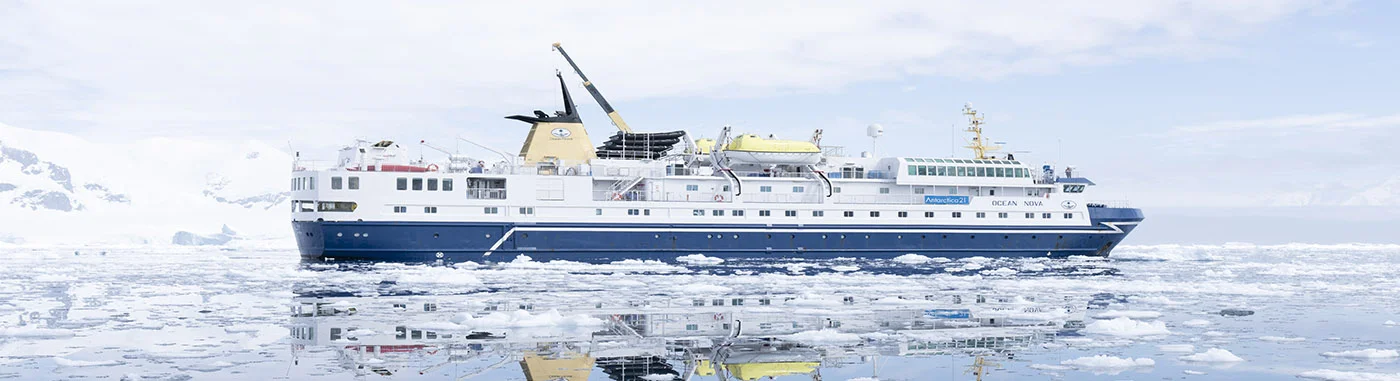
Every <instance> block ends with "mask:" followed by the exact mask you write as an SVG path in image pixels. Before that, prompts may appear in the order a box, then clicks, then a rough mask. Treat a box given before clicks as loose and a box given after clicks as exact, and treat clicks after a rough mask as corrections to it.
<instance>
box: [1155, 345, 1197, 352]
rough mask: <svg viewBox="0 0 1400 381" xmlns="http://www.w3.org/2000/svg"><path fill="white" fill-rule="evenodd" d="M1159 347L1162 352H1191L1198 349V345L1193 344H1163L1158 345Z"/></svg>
mask: <svg viewBox="0 0 1400 381" xmlns="http://www.w3.org/2000/svg"><path fill="white" fill-rule="evenodd" d="M1157 349H1159V350H1161V351H1162V352H1181V353H1191V352H1195V351H1196V346H1195V345H1191V344H1163V345H1158V346H1157Z"/></svg>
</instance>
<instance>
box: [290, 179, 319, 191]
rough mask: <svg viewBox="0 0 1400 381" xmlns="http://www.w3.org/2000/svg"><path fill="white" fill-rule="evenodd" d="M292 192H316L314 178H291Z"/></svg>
mask: <svg viewBox="0 0 1400 381" xmlns="http://www.w3.org/2000/svg"><path fill="white" fill-rule="evenodd" d="M292 190H294V191H299V190H316V178H315V177H293V178H292Z"/></svg>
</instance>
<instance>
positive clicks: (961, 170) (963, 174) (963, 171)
mask: <svg viewBox="0 0 1400 381" xmlns="http://www.w3.org/2000/svg"><path fill="white" fill-rule="evenodd" d="M958 176H959V177H966V176H967V167H958Z"/></svg>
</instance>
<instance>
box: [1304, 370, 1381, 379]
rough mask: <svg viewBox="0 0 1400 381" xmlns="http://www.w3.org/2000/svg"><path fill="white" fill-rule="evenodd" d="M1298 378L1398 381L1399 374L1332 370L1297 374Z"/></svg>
mask: <svg viewBox="0 0 1400 381" xmlns="http://www.w3.org/2000/svg"><path fill="white" fill-rule="evenodd" d="M1298 377H1300V378H1308V379H1314V380H1324V381H1400V373H1371V372H1347V371H1340V370H1332V369H1318V370H1310V371H1306V372H1303V373H1298Z"/></svg>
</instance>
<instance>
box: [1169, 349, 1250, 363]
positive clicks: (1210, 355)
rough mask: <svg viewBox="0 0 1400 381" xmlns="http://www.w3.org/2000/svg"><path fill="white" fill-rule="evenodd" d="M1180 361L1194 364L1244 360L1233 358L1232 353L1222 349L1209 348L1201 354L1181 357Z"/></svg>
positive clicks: (1238, 357) (1237, 357)
mask: <svg viewBox="0 0 1400 381" xmlns="http://www.w3.org/2000/svg"><path fill="white" fill-rule="evenodd" d="M1180 359H1182V360H1184V361H1194V362H1240V361H1244V359H1242V358H1240V356H1235V354H1234V353H1230V351H1228V350H1224V349H1220V348H1211V349H1207V350H1206V351H1205V352H1201V353H1197V354H1191V355H1186V356H1181V357H1180Z"/></svg>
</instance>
